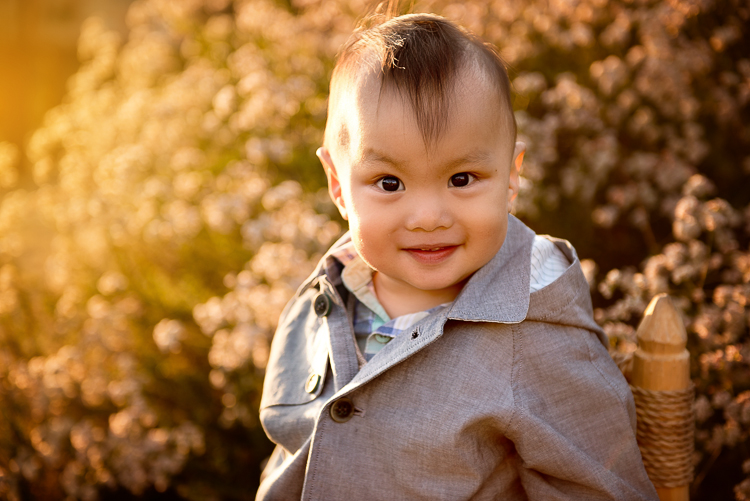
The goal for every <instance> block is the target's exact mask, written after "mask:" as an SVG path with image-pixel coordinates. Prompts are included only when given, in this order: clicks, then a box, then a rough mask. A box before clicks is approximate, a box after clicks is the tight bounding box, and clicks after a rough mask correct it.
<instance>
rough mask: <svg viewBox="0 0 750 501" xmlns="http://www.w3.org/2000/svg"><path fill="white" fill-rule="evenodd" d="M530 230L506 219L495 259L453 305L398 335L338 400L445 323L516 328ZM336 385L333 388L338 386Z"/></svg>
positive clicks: (523, 302) (525, 295) (522, 309)
mask: <svg viewBox="0 0 750 501" xmlns="http://www.w3.org/2000/svg"><path fill="white" fill-rule="evenodd" d="M533 240H534V232H533V231H531V230H530V229H529V228H528V227H526V225H524V224H523V223H522V222H521V221H519V220H518V219H516V217H515V216H512V215H508V233H507V235H506V237H505V242H504V243H503V246H502V247H501V248H500V251H499V252H498V253H497V254H496V255H495V257H493V258H492V260H490V262H489V263H487V264H486V265H485V266H483V267H482V268H481V269H479V270H478V271H477V272H476V273H475V274H474V275H473V276H472V277H471V278H470V279H469V281H468V282H467V284H466V286H465V287H464V289H463V291H461V294H459V296H458V297H457V298H456V300H455V302H454V303H453V306H452V307H451V308H449V309H448V310H445V311H441V312H439V313H436V314H434V315H430V316H429V317H427V318H425V319H424V320H423V321H421V322H419V323H418V324H416V325H415V326H414V327H413V328H412V329H410V330H409V331H406V332H403V333H401V334H400V335H399V336H397V337H396V338H394V339H393V340H392V341H391V342H389V343H388V344H387V345H386V346H385V347H383V349H382V350H381V351H380V352H379V353H378V355H377V356H376V357H374V358H373V359H372V360H371V361H370V362H368V363H367V364H366V365H365V366H364V367H362V369H361V370H360V371H359V372H358V373H357V374H356V375H354V377H353V379H352V380H351V381H350V382H349V383H348V384H346V386H344V387H343V388H341V391H340V392H338V395H337V397H338V396H340V395H341V394H342V393H348V392H350V391H352V390H354V389H355V388H357V387H359V386H361V385H363V384H365V383H367V382H368V381H371V380H372V379H373V378H375V377H377V376H378V375H380V374H382V373H383V372H385V371H386V370H388V369H389V368H391V367H393V366H394V365H396V364H399V363H401V362H403V361H404V360H406V359H407V358H409V357H410V356H412V355H413V354H415V353H417V352H418V351H420V350H422V349H424V348H425V347H427V346H428V345H430V344H431V343H433V342H434V341H435V340H437V339H438V338H439V337H440V336H442V335H443V326H444V325H445V322H446V321H447V320H462V321H467V322H494V323H505V324H515V323H519V322H521V321H523V320H524V319H525V318H526V313H527V312H528V309H529V282H530V271H529V266H530V265H529V263H530V261H531V247H532V244H533ZM337 387H338V386H337Z"/></svg>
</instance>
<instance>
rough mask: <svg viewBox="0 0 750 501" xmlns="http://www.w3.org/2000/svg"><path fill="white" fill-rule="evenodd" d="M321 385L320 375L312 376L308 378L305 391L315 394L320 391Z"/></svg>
mask: <svg viewBox="0 0 750 501" xmlns="http://www.w3.org/2000/svg"><path fill="white" fill-rule="evenodd" d="M319 384H320V374H310V377H309V378H307V383H305V391H306V392H307V393H315V390H317V389H318V385H319Z"/></svg>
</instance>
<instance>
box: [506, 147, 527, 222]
mask: <svg viewBox="0 0 750 501" xmlns="http://www.w3.org/2000/svg"><path fill="white" fill-rule="evenodd" d="M525 154H526V144H525V143H522V142H521V141H516V144H515V147H514V148H513V161H512V162H511V164H510V177H509V179H508V212H510V211H511V209H512V208H513V200H515V198H516V196H517V195H518V190H519V189H520V179H519V178H520V176H521V165H522V164H523V156H524V155H525Z"/></svg>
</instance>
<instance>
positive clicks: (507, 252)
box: [448, 214, 534, 324]
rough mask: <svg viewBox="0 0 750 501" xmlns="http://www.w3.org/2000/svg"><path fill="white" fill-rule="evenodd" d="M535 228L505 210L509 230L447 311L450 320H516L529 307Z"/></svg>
mask: <svg viewBox="0 0 750 501" xmlns="http://www.w3.org/2000/svg"><path fill="white" fill-rule="evenodd" d="M533 243H534V232H533V231H531V230H530V229H529V228H528V227H527V226H526V225H525V224H523V223H522V222H521V221H519V220H518V219H517V218H516V217H515V216H513V215H511V214H508V232H507V234H506V235H505V241H504V242H503V246H502V247H501V248H500V251H498V253H497V254H495V257H493V258H492V259H491V260H490V262H489V263H487V264H486V265H484V266H483V267H482V268H480V269H479V270H478V271H477V272H476V273H474V275H473V276H472V277H471V278H470V279H469V281H468V282H467V283H466V286H464V288H463V290H462V291H461V293H460V294H459V295H458V297H457V298H456V301H455V302H454V303H453V307H452V308H451V309H450V310H449V311H448V318H449V319H451V320H464V321H469V322H496V323H504V324H515V323H519V322H522V321H523V320H524V319H525V318H526V313H527V312H528V310H529V283H530V280H531V276H530V270H529V262H530V260H531V247H532V245H533Z"/></svg>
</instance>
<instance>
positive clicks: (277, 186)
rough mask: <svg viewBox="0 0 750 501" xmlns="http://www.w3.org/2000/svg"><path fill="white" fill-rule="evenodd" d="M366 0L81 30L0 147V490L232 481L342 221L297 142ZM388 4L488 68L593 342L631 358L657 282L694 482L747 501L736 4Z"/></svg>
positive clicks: (202, 10)
mask: <svg viewBox="0 0 750 501" xmlns="http://www.w3.org/2000/svg"><path fill="white" fill-rule="evenodd" d="M367 8H368V6H367V5H366V4H365V2H363V1H360V0H332V1H326V2H322V1H318V0H292V1H291V2H281V1H274V0H234V1H232V0H190V1H184V0H137V1H136V2H135V3H134V4H133V5H132V7H131V9H130V11H129V13H128V20H127V21H128V25H129V36H128V38H127V40H124V41H123V40H120V39H119V37H118V36H117V35H115V34H113V33H111V32H109V31H107V30H106V29H105V28H104V27H103V26H102V24H101V23H99V22H97V21H96V20H90V21H88V22H87V23H86V25H85V27H84V29H83V32H82V35H81V39H80V43H79V56H80V59H81V63H82V65H81V68H80V70H79V71H78V73H77V74H76V75H75V76H74V77H73V78H72V79H71V80H70V82H69V93H68V96H67V98H66V101H65V102H64V103H63V104H62V105H60V106H59V107H57V108H55V109H54V110H52V111H50V112H49V113H48V115H47V118H46V121H45V124H44V126H43V127H42V128H40V129H39V130H38V131H36V133H35V134H34V135H33V137H32V139H31V141H30V142H29V145H28V148H27V149H26V151H25V155H26V158H27V159H28V162H29V163H30V165H31V166H32V169H31V172H30V173H24V172H20V171H19V165H20V164H21V159H22V153H23V152H19V151H17V150H16V149H15V148H14V147H13V146H11V145H9V144H8V143H0V190H3V196H2V201H1V202H0V413H2V418H1V419H0V497H2V498H8V499H22V498H27V497H33V498H36V499H62V498H65V497H68V498H70V499H97V498H101V497H106V496H107V494H108V493H111V492H112V491H116V492H118V493H119V494H120V495H123V496H126V495H131V496H140V495H143V494H147V493H149V492H153V491H157V492H166V491H168V492H170V493H171V494H172V495H175V496H178V497H181V498H185V499H196V500H197V499H207V500H208V499H250V498H252V497H253V496H254V489H255V486H257V482H258V475H259V464H260V462H261V461H262V460H263V458H264V457H265V456H267V455H268V453H269V452H270V448H269V444H268V442H267V441H266V440H265V439H264V438H263V433H262V430H261V429H260V426H259V423H258V418H257V407H258V403H259V392H260V388H261V384H262V375H263V368H264V367H265V363H266V359H267V355H268V346H269V342H270V338H271V336H272V333H273V329H274V326H275V323H276V321H277V318H278V315H279V313H280V311H281V309H282V308H283V306H284V304H285V303H286V301H287V300H288V299H289V297H290V296H291V295H292V294H293V291H294V290H295V288H296V287H297V286H298V284H299V283H300V282H301V281H302V280H303V279H304V277H305V276H306V274H308V273H309V272H310V271H311V269H312V267H313V265H314V263H315V262H316V260H317V259H318V257H319V256H320V254H321V252H323V251H324V250H325V249H326V248H327V246H328V245H329V244H330V243H331V241H332V240H333V239H334V238H335V237H336V236H337V235H339V234H340V233H341V231H342V227H341V225H340V224H339V222H337V221H338V220H337V219H336V218H335V217H334V216H333V214H334V210H333V209H332V206H331V204H330V203H329V202H328V200H327V194H326V192H325V190H323V189H322V187H323V183H324V178H323V176H322V173H321V170H320V167H319V166H318V164H317V161H316V159H315V157H314V150H315V148H317V146H318V145H319V144H320V142H321V139H322V129H323V126H324V121H325V106H326V93H327V80H328V77H329V74H330V70H331V68H332V64H333V60H334V56H335V53H336V51H337V49H338V47H339V46H340V44H341V43H342V42H343V41H344V40H345V39H346V37H347V36H348V34H349V33H350V32H351V30H352V28H353V27H354V26H355V24H356V20H357V19H358V18H359V17H361V16H362V15H363V14H364V13H365V12H366V10H367ZM414 10H416V11H422V10H427V11H433V12H437V13H440V14H443V15H445V16H446V17H449V18H452V19H454V20H456V21H458V22H459V23H461V24H463V25H465V26H466V27H468V28H469V29H471V30H472V31H474V32H476V33H478V34H480V35H482V36H483V37H484V38H486V39H488V40H490V41H492V42H494V43H495V44H497V46H498V47H499V49H500V51H501V53H502V54H503V56H504V57H505V59H506V60H507V61H508V63H509V65H510V67H511V79H512V81H513V86H514V89H515V91H516V95H515V98H514V99H515V108H516V116H517V119H518V122H519V130H520V136H521V139H522V140H524V141H526V142H527V144H528V145H529V152H528V154H527V156H526V165H525V167H524V180H523V184H522V192H521V195H520V197H519V200H518V202H517V207H516V213H517V214H518V215H519V216H520V217H521V218H522V219H524V220H525V221H527V222H528V223H529V224H530V225H531V226H532V227H533V228H534V229H536V230H537V231H538V232H541V233H543V232H549V233H552V234H554V235H556V236H563V237H566V238H568V239H570V240H571V241H572V242H573V243H574V244H575V245H576V247H577V248H578V251H579V254H580V255H581V257H582V258H584V261H583V265H584V271H585V272H586V274H587V278H589V281H590V283H591V286H592V292H593V296H594V302H595V306H596V312H595V313H596V319H597V321H598V322H600V323H601V324H602V325H603V327H604V328H605V330H606V331H607V333H608V334H609V335H610V339H611V342H612V347H613V350H617V351H621V352H627V351H632V350H633V348H634V327H635V326H636V325H637V322H638V319H639V316H640V315H641V313H642V312H643V310H644V308H645V305H646V304H647V302H648V300H649V299H650V297H651V296H653V295H654V294H656V293H659V292H669V293H670V294H671V295H672V296H673V297H674V299H675V302H676V304H677V305H678V307H679V308H680V310H681V311H682V312H683V313H684V317H685V320H686V325H687V326H688V331H689V344H690V349H691V353H692V356H693V360H692V375H693V378H694V381H695V382H696V386H697V388H698V400H697V421H698V434H697V437H696V438H697V452H696V458H695V461H696V466H697V470H696V472H697V476H696V481H695V482H694V490H695V495H696V497H698V498H700V497H701V496H708V495H713V496H716V493H717V492H720V494H721V495H722V496H724V497H728V498H731V497H732V496H734V497H736V499H740V500H741V499H750V462H748V461H749V460H750V456H747V446H748V445H750V437H749V436H748V434H749V433H750V376H749V375H750V371H749V370H748V360H750V358H749V357H750V335H749V332H748V329H749V325H750V314H749V313H748V311H747V308H746V306H747V303H748V301H750V247H749V243H750V205H748V204H750V189H748V186H750V153H748V152H750V147H749V146H750V127H749V126H748V125H747V124H745V123H743V121H742V118H743V117H745V116H747V115H748V102H749V101H750V59H748V58H747V54H748V53H750V50H749V49H750V47H748V39H747V38H746V37H745V36H744V33H746V32H747V28H748V19H749V18H750V9H748V7H747V6H745V5H744V4H743V3H742V2H739V1H737V0H732V1H730V2H725V3H721V4H719V3H714V2H711V1H710V0H670V1H669V2H657V1H650V0H617V1H612V2H603V1H601V0H583V1H580V2H568V1H564V0H559V1H558V0H555V1H553V2H542V1H539V0H524V1H521V0H503V1H492V2H483V1H478V0H476V1H475V0H469V1H465V2H457V3H450V2H447V1H426V2H422V3H418V4H417V5H415V7H414ZM26 174H28V175H26ZM717 197H718V198H717ZM743 461H744V464H743ZM743 468H744V473H743ZM743 479H744V480H743ZM717 485H726V486H727V487H726V489H728V490H727V491H726V492H723V491H717V490H716V489H718V488H719V487H716V486H717ZM704 493H710V494H704ZM714 499H716V497H714Z"/></svg>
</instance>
